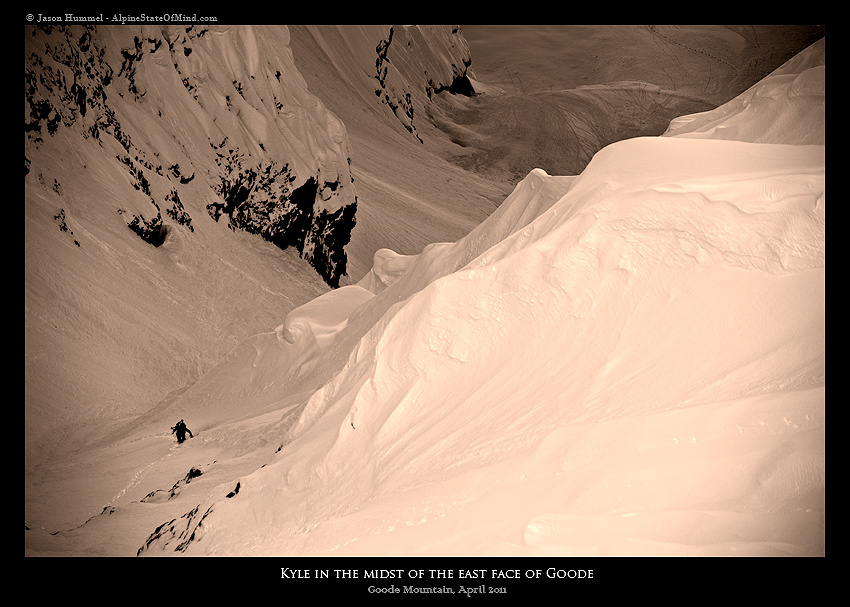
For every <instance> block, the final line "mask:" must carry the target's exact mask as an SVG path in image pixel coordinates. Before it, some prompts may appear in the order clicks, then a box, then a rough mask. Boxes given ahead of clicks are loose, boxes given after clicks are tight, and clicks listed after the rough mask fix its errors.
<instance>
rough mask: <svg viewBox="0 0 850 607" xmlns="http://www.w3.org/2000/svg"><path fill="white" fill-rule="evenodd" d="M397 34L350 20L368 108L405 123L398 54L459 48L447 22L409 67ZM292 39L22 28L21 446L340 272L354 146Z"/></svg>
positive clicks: (151, 381) (193, 362)
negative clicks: (359, 44)
mask: <svg viewBox="0 0 850 607" xmlns="http://www.w3.org/2000/svg"><path fill="white" fill-rule="evenodd" d="M444 30H445V33H443V31H444ZM387 31H390V34H389V35H388V34H387ZM391 31H392V29H391V28H378V27H372V28H367V30H366V31H365V33H364V32H362V31H360V30H359V29H358V30H352V32H356V33H357V34H359V35H360V36H361V37H362V39H363V41H364V42H368V44H369V45H370V46H371V48H364V49H363V51H362V55H363V57H365V58H366V59H368V60H369V61H371V62H372V64H371V65H369V66H368V69H370V70H371V73H369V74H365V76H366V77H364V78H363V79H362V80H363V82H364V83H367V84H368V86H369V87H374V88H375V89H376V90H375V92H372V93H371V95H372V97H371V99H370V102H371V103H372V104H374V105H375V106H378V107H381V106H382V105H384V106H386V105H387V104H389V105H390V106H392V107H393V109H394V111H396V110H397V112H396V113H397V114H398V116H399V117H400V118H399V119H405V120H407V123H406V124H407V125H408V126H410V121H409V117H407V118H405V117H406V116H407V114H406V113H405V112H407V113H408V114H410V113H412V106H409V107H407V108H406V109H404V108H402V109H399V104H402V105H403V104H404V102H405V99H407V101H408V102H410V99H411V95H410V94H408V93H406V90H405V87H406V86H409V85H406V84H405V83H404V77H403V76H402V75H401V74H400V72H399V68H396V64H398V65H399V67H400V68H401V69H402V70H406V69H407V70H410V69H413V68H414V67H415V68H416V69H417V70H419V69H420V68H422V69H423V70H425V69H430V70H431V71H432V72H435V73H437V75H435V76H434V77H433V78H432V79H431V80H430V82H431V83H432V84H433V85H434V86H438V87H442V86H443V85H442V80H441V78H442V77H443V76H446V74H443V73H442V72H446V73H447V74H448V76H447V77H451V74H452V68H451V67H450V66H451V63H452V62H453V61H457V62H458V64H460V65H462V60H461V59H456V58H454V57H453V56H451V57H450V56H449V51H448V50H446V51H444V49H443V48H442V47H443V46H446V47H448V48H449V49H450V47H451V45H452V44H453V42H452V40H451V37H452V34H451V32H452V28H451V27H449V26H446V27H444V28H440V27H434V28H430V29H429V36H430V37H431V38H433V39H434V41H435V42H434V43H433V48H434V52H433V53H431V54H430V55H429V56H427V57H425V58H424V59H420V60H419V61H418V62H417V63H415V66H414V62H412V61H408V62H405V61H404V60H403V55H404V53H403V52H402V53H401V54H400V55H399V53H398V52H397V51H395V50H393V52H392V56H393V59H394V62H392V63H391V62H390V60H389V58H388V57H387V53H388V52H389V51H388V48H387V46H388V44H389V39H391V38H392V33H391ZM384 38H387V40H386V41H384V42H383V46H382V42H381V41H382V40H384ZM420 38H421V35H420ZM454 38H455V39H457V40H458V41H462V37H460V36H459V35H458V34H457V30H456V29H455V35H454ZM398 39H399V38H398V37H397V40H398ZM401 39H402V40H404V39H405V37H404V35H402V36H401ZM289 43H290V38H289V29H288V28H287V27H285V26H275V27H213V28H204V27H185V28H184V27H151V26H140V27H130V26H126V27H123V26H122V27H105V28H96V27H95V28H88V27H83V26H72V27H45V28H41V27H28V28H27V30H26V37H25V165H26V166H25V172H26V183H27V189H26V206H27V215H26V216H27V224H26V226H27V227H26V233H27V239H26V240H27V243H26V244H27V254H26V273H27V303H26V307H27V310H26V318H27V321H26V322H27V347H28V353H27V386H28V387H27V395H28V406H27V420H28V428H29V430H28V432H27V442H28V452H29V453H30V454H31V455H32V456H34V457H40V455H38V452H39V449H36V448H35V446H34V445H35V443H36V442H38V443H40V444H41V445H45V444H48V445H49V444H50V443H55V442H56V441H55V440H53V439H49V438H45V436H46V432H47V431H48V430H52V429H54V428H56V429H57V431H60V432H61V427H63V426H64V427H74V426H77V425H79V423H80V418H82V419H84V420H85V423H93V422H99V421H102V420H103V419H116V418H119V419H120V418H121V417H124V416H126V415H134V414H137V413H139V412H143V411H145V410H147V409H149V408H150V407H151V405H152V404H153V403H155V402H157V401H158V400H160V399H161V398H163V397H165V396H166V395H167V394H168V393H169V392H171V391H173V390H178V389H182V388H184V387H185V386H186V385H188V384H191V383H192V382H193V381H195V380H196V379H197V378H198V377H199V376H200V375H201V374H202V373H204V372H205V371H207V370H209V368H211V367H212V366H213V365H214V364H216V363H217V362H219V361H220V360H221V359H222V358H223V357H224V356H225V355H226V354H227V352H228V351H229V350H230V349H232V348H233V347H234V346H236V345H237V344H238V343H239V342H240V341H241V340H242V339H244V338H246V337H248V336H250V335H253V334H256V333H259V332H262V331H264V330H268V328H269V327H274V326H276V325H277V324H279V322H280V318H281V315H282V314H285V313H286V312H288V311H289V310H291V309H292V308H293V307H296V306H297V305H300V304H301V303H304V302H305V301H308V300H309V299H311V298H313V297H315V296H316V295H319V294H320V293H322V292H324V291H326V290H328V288H333V287H336V286H338V285H339V284H340V282H341V281H346V280H349V279H348V277H347V276H346V272H347V269H348V257H347V253H346V247H347V246H348V244H349V242H350V240H351V235H352V230H353V228H354V226H355V225H356V222H357V217H356V213H357V194H356V190H355V186H354V183H353V175H352V172H351V153H350V150H349V140H348V137H347V134H346V129H345V125H344V124H343V123H342V122H341V120H340V119H339V118H337V117H336V116H335V115H334V114H333V113H332V112H330V111H329V110H328V109H327V108H326V107H325V106H324V105H323V104H322V102H320V101H319V99H318V98H317V97H315V96H314V95H313V94H311V93H310V92H309V91H308V90H307V85H306V82H305V81H304V79H303V77H302V75H301V73H300V72H299V70H298V69H297V68H296V66H295V64H294V62H293V57H292V51H291V50H290V47H289ZM426 43H428V44H430V42H429V41H428V40H425V41H423V40H421V39H420V40H419V47H420V48H429V47H428V44H426ZM379 47H381V48H383V51H382V52H379V50H378V49H379ZM459 49H460V51H459V52H461V53H462V52H466V53H468V50H466V51H464V49H463V48H462V47H459ZM456 54H457V53H456ZM397 56H398V57H397ZM381 57H383V59H381ZM429 60H430V61H432V62H433V61H436V62H439V61H443V60H445V61H448V63H449V67H445V68H444V67H443V66H441V65H434V64H429V63H428V61H429ZM376 61H379V62H380V63H381V66H382V67H381V68H380V73H379V70H378V68H377V67H376V65H375V62H376ZM361 63H364V61H361ZM407 64H410V65H407ZM434 82H436V83H438V84H434ZM449 82H451V81H450V80H449ZM378 89H379V90H378ZM416 90H417V91H418V90H419V88H417V89H416ZM421 90H422V91H424V90H425V84H423V85H422V87H421ZM378 93H380V97H379V96H378ZM399 119H396V118H394V117H393V121H394V122H395V123H396V124H399V123H398V120H399ZM280 250H282V251H283V254H282V255H281V254H279V253H280ZM369 257H371V252H370V253H369ZM302 260H303V262H302ZM308 264H309V266H310V268H312V273H311V270H310V269H309V268H307V267H305V266H306V265H308ZM139 294H142V295H141V297H139ZM31 439H32V440H31ZM62 440H65V439H62Z"/></svg>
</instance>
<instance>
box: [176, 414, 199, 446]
mask: <svg viewBox="0 0 850 607" xmlns="http://www.w3.org/2000/svg"><path fill="white" fill-rule="evenodd" d="M187 432H188V433H189V438H195V435H194V434H192V431H191V430H189V428H187V427H186V424H185V423H184V422H183V420H182V419H181V420H180V421H179V422H177V423H176V424H175V425H174V426H172V427H171V433H172V434H176V435H177V442H178V443H182V442H183V441H184V440H186V433H187Z"/></svg>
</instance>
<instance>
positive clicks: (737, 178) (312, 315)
mask: <svg viewBox="0 0 850 607" xmlns="http://www.w3.org/2000/svg"><path fill="white" fill-rule="evenodd" d="M824 64H825V55H824V51H823V42H821V43H820V44H818V45H815V46H814V47H812V48H810V49H808V50H807V51H806V52H804V53H802V54H801V55H800V56H799V57H797V58H796V59H795V60H794V61H792V62H790V63H789V64H787V65H786V66H784V67H783V68H781V69H780V70H777V72H775V73H774V75H773V76H772V77H770V78H768V79H766V80H764V81H762V82H760V83H759V84H757V85H755V86H754V87H752V88H751V89H749V90H748V91H746V92H745V93H743V94H742V95H741V96H740V97H738V98H736V99H734V100H732V101H731V102H730V103H729V104H727V105H726V106H723V107H722V108H719V109H720V110H721V111H720V112H718V113H714V114H712V115H708V114H700V115H695V116H687V117H683V118H682V119H681V120H679V121H674V123H673V124H671V126H670V130H669V131H668V133H667V134H666V136H663V137H643V138H636V139H631V140H627V141H622V142H619V143H616V144H612V145H609V146H607V147H606V148H604V149H603V150H601V151H600V152H598V153H597V154H596V155H595V156H594V157H593V160H592V161H591V162H590V164H589V165H588V166H587V168H586V169H585V170H584V171H583V172H582V173H581V175H578V176H552V175H548V174H546V173H545V172H543V171H542V170H534V171H532V172H531V173H530V174H528V176H527V177H526V178H525V179H524V180H522V181H521V182H520V183H519V184H518V185H517V186H516V188H515V189H514V191H513V193H512V194H511V195H510V196H508V198H507V199H506V200H505V201H504V203H503V204H502V205H501V206H500V207H499V208H498V209H497V210H496V211H495V212H494V213H493V214H492V215H490V216H489V217H488V218H487V219H486V220H484V221H483V222H482V223H481V224H480V225H479V226H478V227H476V228H475V229H473V230H472V231H471V232H470V233H469V234H468V235H467V236H465V237H463V238H460V239H459V240H457V241H454V242H444V243H434V244H432V245H430V246H428V247H426V248H425V249H424V250H423V251H422V252H421V254H418V255H408V254H398V253H395V252H394V251H392V250H388V249H384V250H380V251H378V252H377V253H376V254H375V256H374V264H373V268H372V270H371V271H370V272H369V273H368V274H367V275H366V276H364V277H363V279H362V280H360V281H359V282H358V283H357V284H352V285H349V286H347V287H344V288H342V289H338V290H335V291H333V292H329V293H327V294H325V295H321V296H319V297H318V298H316V299H314V300H312V301H311V302H309V303H307V304H305V305H304V306H301V307H298V308H296V309H294V310H292V311H291V312H289V313H288V314H286V316H285V318H284V319H283V322H279V323H276V324H278V325H279V326H277V328H276V329H275V330H274V331H271V330H269V331H267V332H265V333H259V334H257V335H254V336H252V337H250V338H248V339H247V340H245V341H243V342H242V343H241V344H240V345H239V346H238V347H237V348H235V349H234V350H233V351H232V352H231V353H230V354H229V355H228V356H227V357H224V358H223V359H222V360H221V362H219V364H218V365H216V366H215V367H214V368H213V369H211V370H210V371H209V372H207V373H206V374H204V375H203V377H201V378H200V379H199V380H198V381H197V382H195V383H194V384H193V385H191V386H190V387H188V388H187V389H185V390H181V391H177V392H175V393H174V394H173V395H172V396H171V397H170V398H169V399H166V400H165V401H163V402H162V403H161V404H160V406H158V407H157V408H154V409H153V410H151V411H149V412H148V413H147V414H146V415H145V416H143V417H142V418H141V419H133V420H132V423H127V424H121V423H116V424H114V425H113V426H112V427H110V428H109V435H108V436H107V437H105V438H104V439H103V441H102V448H101V449H99V450H96V451H93V452H87V453H71V454H69V456H68V457H67V458H66V459H65V460H64V461H63V464H62V466H60V467H58V468H57V469H56V470H54V471H52V472H51V476H50V477H49V478H45V479H44V480H43V484H41V485H39V486H37V487H33V488H32V489H31V490H30V491H28V495H27V515H28V517H29V518H30V519H31V520H32V521H33V523H29V521H28V524H32V526H33V527H34V528H32V529H31V530H28V531H27V540H26V545H27V554H108V555H130V554H136V552H137V551H138V552H139V553H140V554H143V555H149V554H154V555H164V554H187V555H340V556H341V555H414V554H417V555H419V554H421V555H507V554H510V555H541V554H558V555H570V554H578V555H592V554H606V555H607V554H617V555H625V554H643V555H649V554H661V555H704V554H709V555H821V554H823V553H824V545H825V537H824V533H825V526H824V516H825V514H824V512H825V511H824V491H825V451H824V440H825V421H824V415H825V354H824V339H825V245H824V240H825V214H824V213H825V211H824V204H825V194H824V190H825V183H824V182H825V167H824V161H825V147H824V145H823V132H824V123H823V120H822V118H821V119H820V121H819V120H818V118H817V117H818V116H821V117H822V116H823V108H824V89H823V86H824V68H823V66H824ZM768 92H769V97H766V96H765V95H766V93H768ZM766 99H769V100H772V101H765V100H766ZM753 100H760V101H753ZM804 118H805V119H806V121H807V124H810V125H813V127H812V128H813V131H814V133H813V134H812V131H811V130H810V131H809V132H808V135H807V137H805V138H801V137H800V136H799V133H797V132H796V131H795V130H793V129H786V128H776V127H775V125H786V124H796V122H797V121H798V120H801V119H804ZM726 119H728V124H730V125H735V129H732V128H727V129H725V130H724V129H723V128H721V127H722V126H723V125H724V124H727V122H726ZM771 125H774V127H772V126H771ZM718 133H722V134H724V135H728V136H726V137H716V136H715V135H716V134H718ZM818 134H819V137H820V138H818ZM270 326H273V325H270ZM181 417H183V418H184V419H186V421H187V423H188V425H189V427H190V428H191V429H192V430H193V432H195V435H196V438H194V439H192V440H190V441H189V442H188V443H186V444H184V445H181V446H179V447H177V446H176V445H174V443H173V439H172V437H170V436H169V435H168V431H167V428H168V427H169V426H170V425H172V424H173V423H174V422H175V421H176V420H177V419H179V418H181ZM191 470H196V471H198V472H200V473H201V474H200V475H193V474H192V473H191V472H190V471H191ZM157 490H158V491H157ZM63 493H66V494H68V495H70V494H71V493H73V495H74V496H75V498H76V499H73V500H68V502H69V503H68V504H67V508H66V512H63V513H61V515H62V517H63V518H62V520H61V521H59V522H57V519H56V516H57V513H56V512H55V509H54V508H52V507H51V506H50V503H51V502H50V500H49V499H48V498H49V497H50V496H55V495H61V494H63ZM89 517H90V518H89ZM48 520H49V521H51V525H53V527H52V529H56V528H57V527H61V525H62V524H64V525H65V526H64V527H61V528H62V529H63V531H61V532H59V533H54V534H51V533H48V530H47V529H41V528H40V525H39V523H40V522H42V521H48ZM80 521H86V522H85V523H83V524H80Z"/></svg>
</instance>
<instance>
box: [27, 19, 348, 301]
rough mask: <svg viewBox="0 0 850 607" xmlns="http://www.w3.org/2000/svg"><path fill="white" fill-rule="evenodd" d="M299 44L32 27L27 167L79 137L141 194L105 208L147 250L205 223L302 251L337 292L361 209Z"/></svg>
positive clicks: (146, 29)
mask: <svg viewBox="0 0 850 607" xmlns="http://www.w3.org/2000/svg"><path fill="white" fill-rule="evenodd" d="M288 43H289V32H288V30H287V28H286V27H260V28H252V27H239V28H226V27H220V28H209V29H208V28H199V27H187V28H176V27H165V28H159V27H150V26H141V27H111V28H100V29H97V28H84V27H69V28H49V29H40V28H34V27H33V28H29V29H28V30H27V35H26V57H25V74H26V77H25V80H26V87H25V88H26V91H25V131H26V161H25V162H26V170H27V172H29V170H30V168H31V166H32V164H33V163H37V162H38V160H37V159H38V157H39V150H40V148H43V147H44V146H49V145H50V142H49V141H48V140H50V139H51V138H53V137H54V136H55V135H56V134H57V132H58V131H59V130H60V129H70V130H71V131H72V132H73V133H74V135H75V136H77V137H82V138H84V139H93V140H94V141H96V142H97V143H98V145H100V147H101V148H103V150H104V152H105V155H107V156H108V157H109V162H111V163H115V164H116V166H118V165H120V169H121V172H123V173H124V175H125V176H126V177H127V179H129V180H130V182H131V183H132V184H133V187H134V188H135V189H136V190H137V191H138V192H139V193H140V195H139V196H138V197H136V199H135V200H132V201H124V202H122V203H120V204H119V203H118V202H117V201H103V202H104V204H113V205H114V206H115V211H117V212H118V213H120V214H122V215H123V217H124V219H125V220H126V223H127V225H128V227H129V228H130V229H131V230H133V231H134V232H136V234H138V235H139V236H140V237H141V238H142V239H143V240H145V241H146V242H148V243H149V244H151V245H154V246H160V245H161V244H162V243H163V242H164V241H165V239H166V238H167V237H168V232H169V231H170V230H172V229H175V228H176V227H177V226H181V229H188V230H190V231H194V228H195V226H196V225H197V221H198V220H197V217H198V215H199V214H201V213H206V214H208V215H209V216H210V217H211V218H212V219H214V220H215V221H217V222H226V223H227V225H228V226H229V227H231V228H232V229H234V230H237V229H238V230H245V231H247V232H250V233H253V234H258V235H260V236H262V237H263V238H265V239H266V240H268V241H270V242H273V243H274V244H275V245H277V246H279V247H281V248H287V247H294V248H295V249H296V250H297V251H298V253H299V254H300V255H301V256H302V257H303V258H304V259H305V260H307V261H308V262H310V264H311V265H312V266H313V267H314V268H315V269H316V271H317V272H318V273H319V274H320V275H321V276H322V278H323V279H324V280H325V281H326V282H327V283H328V284H329V285H331V286H337V285H338V284H339V279H340V277H341V276H342V275H343V274H345V270H346V255H345V250H344V247H345V245H346V244H347V242H348V240H349V238H350V234H351V229H352V227H353V226H354V221H355V219H354V217H355V211H356V195H355V192H354V188H353V186H352V179H351V173H350V169H349V164H350V160H349V154H348V149H347V139H346V134H345V127H344V125H343V124H342V123H341V121H339V119H338V118H336V117H335V116H334V115H333V114H331V113H330V112H329V111H327V109H325V107H324V106H323V105H322V104H321V103H320V102H319V101H318V100H317V99H316V98H315V97H313V96H312V95H311V94H310V93H309V92H308V91H307V89H306V85H305V84H304V81H303V79H302V78H301V76H300V74H298V71H297V70H296V69H295V66H294V65H293V62H292V57H291V53H289V52H288ZM116 144H117V145H116ZM193 182H194V183H193ZM189 199H193V200H194V201H195V203H194V204H187V200H189Z"/></svg>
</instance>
